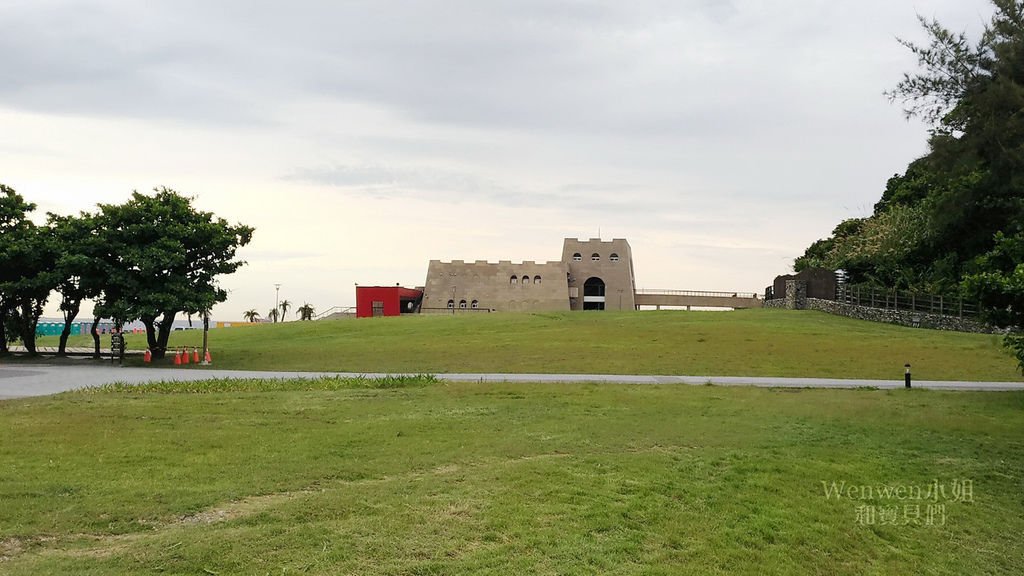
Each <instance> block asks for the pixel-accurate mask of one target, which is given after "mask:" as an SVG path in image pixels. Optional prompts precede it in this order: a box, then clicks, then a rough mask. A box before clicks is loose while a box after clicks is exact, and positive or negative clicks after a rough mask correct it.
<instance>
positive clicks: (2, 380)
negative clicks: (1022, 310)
mask: <svg viewBox="0 0 1024 576" xmlns="http://www.w3.org/2000/svg"><path fill="white" fill-rule="evenodd" d="M319 376H368V377H373V376H383V374H359V373H345V372H259V371H246V370H200V369H196V368H192V369H188V368H184V369H182V368H174V369H158V368H122V367H118V366H111V365H109V364H105V365H95V364H85V363H83V364H81V365H77V364H76V363H69V364H66V365H61V366H46V365H32V364H21V363H19V364H16V365H0V399H6V398H21V397H26V396H45V395H47V394H56V393H58V392H65V391H67V390H74V389H77V388H83V387H86V386H99V385H101V384H107V383H110V382H127V383H131V384H139V383H144V382H159V381H190V380H205V379H211V378H317V377H319ZM437 377H438V378H440V379H442V380H447V381H452V382H607V383H624V384H691V385H701V384H707V383H709V382H710V383H712V384H715V385H718V386H760V387H779V388H860V387H867V386H870V387H875V388H901V387H903V381H902V380H840V379H823V378H757V377H742V376H710V377H709V376H643V375H628V374H627V375H622V374H438V375H437ZM914 387H917V388H929V389H933V390H986V391H1001V390H1024V382H938V381H924V380H922V381H915V382H914Z"/></svg>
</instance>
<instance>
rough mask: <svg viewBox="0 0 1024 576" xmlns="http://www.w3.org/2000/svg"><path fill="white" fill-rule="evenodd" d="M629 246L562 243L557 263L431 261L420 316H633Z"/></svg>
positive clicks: (619, 242)
mask: <svg viewBox="0 0 1024 576" xmlns="http://www.w3.org/2000/svg"><path fill="white" fill-rule="evenodd" d="M634 293H635V281H634V278H633V256H632V251H631V250H630V248H629V242H627V241H626V240H623V239H615V240H611V241H607V242H604V241H601V240H600V239H594V238H592V239H590V240H576V239H574V238H566V239H565V241H564V242H563V245H562V259H561V260H560V261H556V262H540V263H538V262H533V261H526V262H522V263H513V262H511V261H506V260H503V261H500V262H497V263H492V262H487V261H484V260H477V261H475V262H464V261H462V260H454V261H452V262H442V261H440V260H431V261H430V265H429V266H428V267H427V279H426V282H424V289H423V303H422V308H421V310H422V311H423V312H427V313H429V312H437V311H447V310H452V311H458V310H466V311H472V310H493V311H500V312H525V311H551V310H605V309H613V310H634V309H635V308H636V306H635V297H634Z"/></svg>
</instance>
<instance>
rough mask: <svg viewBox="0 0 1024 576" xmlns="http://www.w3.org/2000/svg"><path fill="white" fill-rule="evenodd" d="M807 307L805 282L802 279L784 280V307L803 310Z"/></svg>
mask: <svg viewBox="0 0 1024 576" xmlns="http://www.w3.org/2000/svg"><path fill="white" fill-rule="evenodd" d="M806 308H807V282H806V281H804V280H786V309H787V310H804V309H806Z"/></svg>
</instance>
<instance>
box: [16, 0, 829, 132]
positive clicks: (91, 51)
mask: <svg viewBox="0 0 1024 576" xmlns="http://www.w3.org/2000/svg"><path fill="white" fill-rule="evenodd" d="M790 5H791V4H790ZM142 6H143V5H141V4H135V3H129V2H125V3H121V2H115V1H103V0H93V1H87V2H77V3H58V4H49V3H45V4H44V3H26V4H18V5H15V6H13V7H10V6H9V7H7V8H0V21H2V22H3V23H4V24H0V51H2V53H3V54H5V66H4V70H5V71H4V72H3V73H2V74H3V75H2V76H0V79H2V80H3V82H2V83H0V84H2V85H0V103H4V104H7V105H9V106H15V107H22V108H28V109H33V110H43V111H56V112H79V113H87V114H106V115H128V116H146V115H151V116H159V117H172V118H177V119H183V120H191V121H202V122H211V121H212V122H258V121H266V120H267V119H268V118H270V117H272V116H273V113H274V112H275V110H276V109H277V108H278V107H279V106H280V105H281V103H282V102H287V101H289V100H291V99H295V98H299V97H302V96H303V95H307V96H311V95H318V96H325V97H328V98H337V99H342V100H362V101H368V102H373V103H375V104H378V105H386V106H390V107H392V108H394V109H395V110H398V111H400V112H402V113H404V114H407V115H409V116H412V117H415V118H418V119H422V120H426V121H430V122H441V123H454V124H465V125H478V126H479V125H483V126H515V127H518V128H531V129H534V130H553V129H571V130H578V131H583V132H611V133H618V134H628V133H639V134H649V133H651V132H658V131H663V132H679V131H686V130H693V131H695V132H696V131H699V132H703V131H705V130H706V126H705V124H707V123H709V119H710V118H719V119H720V120H719V122H718V127H719V128H721V127H722V124H725V123H734V124H740V123H743V122H751V121H756V120H757V119H758V117H759V115H756V114H753V113H750V114H747V113H745V111H744V110H742V109H739V108H737V107H736V106H735V105H734V100H735V98H736V95H737V94H740V93H742V92H749V91H751V90H760V91H762V92H764V93H763V94H761V100H762V102H763V103H765V104H766V105H767V106H769V107H771V108H774V109H781V104H782V103H783V102H784V100H785V96H786V95H785V94H779V95H777V96H773V94H772V93H771V92H769V91H768V90H766V88H767V86H768V85H769V84H770V83H771V82H773V81H775V80H777V76H778V74H779V71H778V70H772V71H769V70H765V71H763V72H760V73H757V72H755V73H753V74H752V73H751V70H752V69H751V68H750V65H751V64H754V65H755V68H756V65H757V63H758V62H760V59H759V57H757V54H758V51H768V52H769V53H772V50H771V49H772V44H773V43H779V42H781V41H782V40H783V39H784V37H785V35H786V34H787V33H790V32H799V33H800V34H801V35H807V34H810V33H811V32H809V31H808V30H813V28H811V27H810V26H809V24H808V22H809V20H810V16H807V15H804V16H801V14H799V12H798V11H796V10H790V11H788V12H787V11H786V10H779V12H781V13H783V14H784V15H785V16H787V17H789V18H792V19H793V20H794V22H795V23H794V24H792V25H788V24H786V20H783V21H782V24H783V25H782V26H781V29H776V28H771V27H764V28H761V27H760V26H758V25H760V24H763V23H760V22H757V23H752V22H751V21H750V19H747V20H744V19H743V18H741V16H742V14H743V12H742V11H741V9H740V8H738V7H737V6H736V4H735V3H728V2H725V3H723V2H714V1H711V0H690V1H683V2H663V1H659V0H647V1H637V2H631V3H628V4H626V3H621V2H614V1H610V0H609V1H607V2H593V3H581V2H570V1H543V2H542V1H539V0H533V1H521V0H504V1H497V2H483V3H482V2H478V1H467V0H463V1H449V2H421V3H399V2H387V1H373V2H347V3H334V2H315V1H308V0H307V1H299V2H290V3H288V4H287V5H286V4H283V3H278V2H238V1H230V2H198V1H195V0H179V1H177V2H150V3H146V4H145V5H144V8H143V7H142ZM744 9H745V10H747V11H758V9H756V8H755V7H752V6H750V5H748V6H746V7H745V8H744ZM760 11H763V8H761V9H760ZM755 24H758V25H755ZM775 24H779V22H778V21H777V22H775ZM816 24H817V23H816ZM765 30H769V31H771V30H775V31H774V32H767V33H766V32H765ZM804 39H805V40H806V38H804ZM755 43H761V45H760V46H754V45H753V44H755ZM795 54H796V55H797V56H798V55H799V49H797V50H796V51H795ZM789 57H790V58H793V57H794V54H790V55H789ZM737 58H739V59H740V61H739V62H738V63H737V62H736V59H737ZM773 99H774V100H775V102H774V104H773V103H772V100H773ZM726 110H731V111H732V113H731V114H730V113H726V112H725V111H726ZM737 110H738V111H739V113H738V114H737V113H736V112H737Z"/></svg>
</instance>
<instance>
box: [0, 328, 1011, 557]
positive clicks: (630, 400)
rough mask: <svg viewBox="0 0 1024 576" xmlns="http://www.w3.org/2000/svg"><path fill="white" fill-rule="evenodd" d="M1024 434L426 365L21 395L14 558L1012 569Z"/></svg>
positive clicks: (769, 399)
mask: <svg viewBox="0 0 1024 576" xmlns="http://www.w3.org/2000/svg"><path fill="white" fill-rule="evenodd" d="M388 324H389V323H386V322H380V323H377V322H370V323H368V324H367V325H366V326H370V327H372V328H374V329H376V327H377V326H378V325H379V326H381V327H385V328H389V326H388ZM348 325H349V326H356V325H355V324H351V323H349V324H348ZM293 329H296V328H292V327H285V328H282V329H281V332H282V333H286V330H293ZM382 329H383V328H382ZM275 332H276V330H275ZM1022 430H1024V393H951V392H935V391H925V390H912V391H905V390H895V391H879V390H809V389H807V390H783V389H757V388H720V387H711V386H653V385H652V386H622V385H583V384H581V385H511V384H509V385H494V384H490V385H485V384H445V383H439V382H432V381H431V379H430V378H420V379H408V380H402V379H392V380H390V381H386V382H381V383H377V382H370V381H344V380H319V381H295V382H279V383H265V382H257V381H241V382H234V383H229V382H225V381H220V382H214V383H211V384H209V385H197V384H188V385H184V386H182V387H178V386H174V385H167V384H159V385H152V386H146V387H141V388H118V387H110V388H108V389H106V390H100V391H94V392H74V393H67V394H62V395H58V396H53V397H45V398H32V399H23V400H8V401H3V402H0V470H2V473H0V502H2V503H3V506H0V573H4V574H10V575H20V574H33V575H35V574H118V575H119V574H363V575H373V574H410V575H413V574H418V575H425V574H495V575H503V576H504V575H507V574H828V575H841V574H892V575H905V574H955V575H961V574H1021V573H1024V544H1022V542H1021V539H1020V535H1021V534H1022V533H1024V501H1022V500H1021V496H1020V495H1021V482H1022V476H1021V474H1022V470H1024V436H1022V435H1021V431H1022ZM965 481H966V483H965ZM833 484H834V485H835V486H836V487H837V488H838V487H839V486H842V485H844V484H845V486H846V488H845V489H844V492H843V494H842V495H841V496H837V495H836V494H835V493H834V492H832V486H833ZM854 487H855V488H854ZM864 487H871V490H872V492H871V494H867V493H865V491H864V490H865V488H864ZM935 487H939V489H935ZM965 487H969V488H970V490H969V491H966V490H963V488H965ZM851 488H853V491H851ZM900 494H902V497H900Z"/></svg>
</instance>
